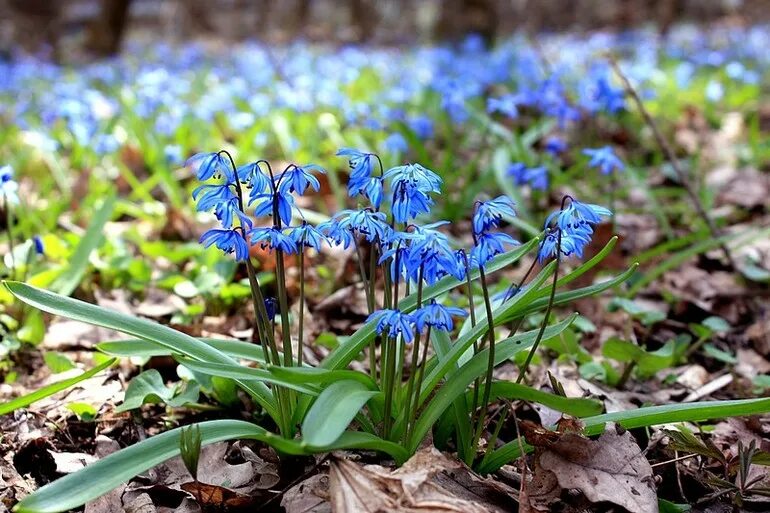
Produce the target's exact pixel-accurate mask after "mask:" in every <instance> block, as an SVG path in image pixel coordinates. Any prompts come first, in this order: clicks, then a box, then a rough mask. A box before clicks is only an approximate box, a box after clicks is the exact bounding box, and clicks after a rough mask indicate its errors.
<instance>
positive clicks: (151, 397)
mask: <svg viewBox="0 0 770 513" xmlns="http://www.w3.org/2000/svg"><path fill="white" fill-rule="evenodd" d="M199 395H200V387H199V386H198V384H197V383H195V382H188V383H187V385H186V386H185V387H184V389H183V390H181V391H180V387H178V386H174V387H171V388H169V387H167V386H166V384H165V383H164V382H163V378H162V377H161V375H160V372H158V371H157V370H155V369H150V370H148V371H145V372H143V373H141V374H139V375H138V376H137V377H135V378H134V379H132V380H131V383H129V385H128V388H127V389H126V395H125V398H124V399H123V404H121V405H120V406H118V407H117V408H115V411H116V412H117V413H121V412H124V411H128V410H133V409H135V408H139V407H140V406H142V405H143V404H148V403H149V404H159V403H166V404H167V405H168V406H171V407H172V408H178V407H180V406H184V405H185V404H189V403H195V402H197V401H198V396H199Z"/></svg>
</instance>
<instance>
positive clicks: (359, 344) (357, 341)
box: [321, 238, 539, 369]
mask: <svg viewBox="0 0 770 513" xmlns="http://www.w3.org/2000/svg"><path fill="white" fill-rule="evenodd" d="M538 242H539V239H537V238H535V239H532V240H531V241H529V242H527V243H526V244H523V245H521V246H519V247H518V248H516V249H514V250H512V251H509V252H507V253H503V254H501V255H497V256H496V257H495V258H493V259H492V260H491V261H490V262H489V263H488V264H487V268H486V269H487V272H488V273H492V272H495V271H498V270H500V269H502V268H504V267H506V266H508V265H511V264H512V263H514V262H516V261H517V260H519V259H520V258H521V257H522V256H524V255H525V254H526V253H527V252H529V251H530V250H532V249H534V248H535V247H537V244H538ZM478 278H479V271H478V269H475V270H473V271H471V279H472V280H477V279H478ZM464 284H465V281H460V280H457V279H456V278H454V277H452V276H445V277H444V278H442V279H441V280H439V281H438V282H436V283H435V284H434V285H431V286H430V287H425V288H424V289H423V300H424V301H428V300H430V299H433V298H435V297H438V296H440V295H441V294H443V293H445V292H448V291H450V290H452V289H453V288H455V287H458V286H461V285H464ZM398 306H399V308H400V309H401V311H403V312H411V311H412V310H414V309H415V308H416V307H417V293H416V292H415V293H413V294H411V295H409V296H407V297H405V298H404V299H402V300H401V301H399V303H398ZM376 324H377V323H376V321H371V322H368V323H366V324H365V325H364V326H362V327H361V328H360V329H358V330H357V331H356V332H355V333H354V334H353V335H352V336H350V337H349V338H348V339H347V340H346V341H345V342H343V343H342V344H340V346H339V347H337V348H336V349H335V350H333V351H332V352H331V353H329V355H328V356H327V357H326V358H324V360H323V362H321V367H323V368H325V369H341V368H344V367H346V366H347V365H348V364H349V363H350V362H352V361H353V360H355V359H356V358H357V357H358V355H359V354H361V351H362V350H363V349H364V347H366V345H367V344H368V343H369V342H370V341H371V340H372V339H374V336H375V331H374V327H375V326H376Z"/></svg>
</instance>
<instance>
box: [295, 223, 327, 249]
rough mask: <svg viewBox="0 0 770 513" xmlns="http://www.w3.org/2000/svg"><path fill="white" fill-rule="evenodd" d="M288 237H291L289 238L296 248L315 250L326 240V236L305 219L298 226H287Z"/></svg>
mask: <svg viewBox="0 0 770 513" xmlns="http://www.w3.org/2000/svg"><path fill="white" fill-rule="evenodd" d="M289 237H291V240H293V241H294V243H295V244H296V245H297V247H298V248H301V247H306V248H313V249H315V250H316V251H321V246H322V245H323V244H324V243H325V242H328V241H327V239H326V236H325V235H324V234H322V233H321V231H320V230H319V229H318V228H316V227H315V226H313V225H311V224H309V223H308V222H307V221H303V222H302V224H301V225H299V226H294V227H292V228H289ZM300 251H301V249H300Z"/></svg>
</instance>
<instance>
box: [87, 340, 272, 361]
mask: <svg viewBox="0 0 770 513" xmlns="http://www.w3.org/2000/svg"><path fill="white" fill-rule="evenodd" d="M196 340H198V341H200V342H203V343H204V344H206V345H208V346H211V347H213V348H214V349H216V350H218V351H221V352H222V353H225V354H226V355H227V356H230V357H231V358H238V359H242V360H251V361H255V362H262V363H264V362H265V355H264V352H263V351H262V346H258V345H256V344H252V343H251V342H243V341H240V340H226V339H220V338H198V339H196ZM96 348H97V349H98V350H99V351H102V352H104V353H107V354H109V355H111V356H120V357H123V358H130V357H141V358H150V357H153V356H172V355H173V354H174V353H176V352H177V351H174V350H173V349H172V348H170V347H168V346H167V345H161V344H158V343H157V342H152V341H149V340H141V339H134V340H114V341H110V342H102V343H101V344H98V345H97V346H96Z"/></svg>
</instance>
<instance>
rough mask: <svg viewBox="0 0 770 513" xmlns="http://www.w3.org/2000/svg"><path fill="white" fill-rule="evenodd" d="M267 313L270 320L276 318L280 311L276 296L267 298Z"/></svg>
mask: <svg viewBox="0 0 770 513" xmlns="http://www.w3.org/2000/svg"><path fill="white" fill-rule="evenodd" d="M265 313H266V314H267V318H268V319H269V320H270V321H273V320H275V314H277V313H280V312H279V310H278V301H277V300H276V299H275V298H274V297H266V298H265Z"/></svg>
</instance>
